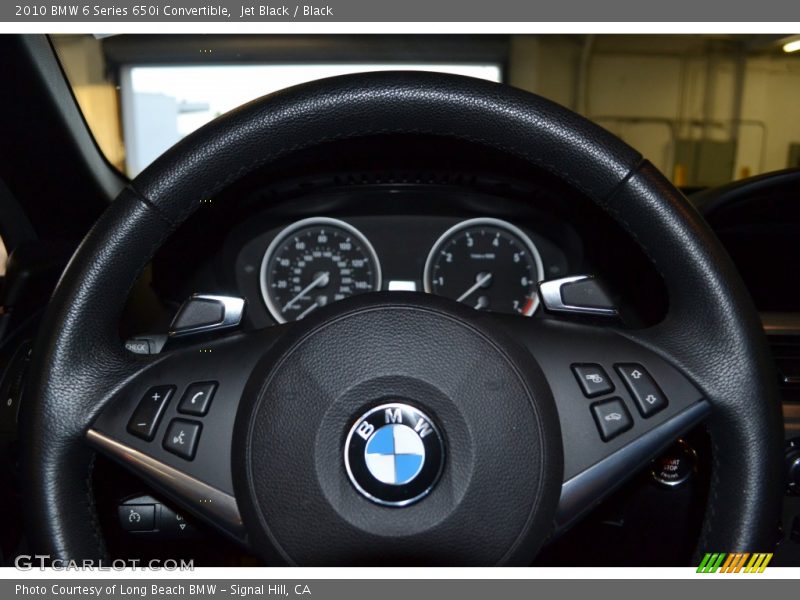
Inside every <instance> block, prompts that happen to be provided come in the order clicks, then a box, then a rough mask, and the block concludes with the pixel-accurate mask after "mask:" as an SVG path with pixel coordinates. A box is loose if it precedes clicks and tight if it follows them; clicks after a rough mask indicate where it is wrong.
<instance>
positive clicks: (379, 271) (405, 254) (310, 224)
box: [237, 216, 566, 323]
mask: <svg viewBox="0 0 800 600" xmlns="http://www.w3.org/2000/svg"><path fill="white" fill-rule="evenodd" d="M565 270H566V257H565V256H564V254H563V252H562V251H561V250H560V249H559V248H558V247H556V246H555V245H553V244H552V242H550V241H549V240H547V239H546V238H545V237H542V236H541V235H537V234H536V233H533V232H532V231H530V230H526V229H525V228H523V227H522V226H519V225H517V224H513V223H511V222H509V221H506V220H502V219H498V218H493V217H477V218H467V219H453V218H447V217H418V218H415V217H407V216H406V217H400V216H398V217H391V216H384V217H354V218H346V219H339V218H331V217H328V216H312V217H307V218H303V219H300V220H297V221H294V222H292V223H290V224H288V225H285V226H284V227H282V228H277V229H275V230H272V231H270V232H267V233H265V234H263V235H260V236H257V237H256V238H254V239H253V240H251V241H250V243H248V244H247V245H246V246H245V247H244V249H243V250H242V252H241V254H240V257H239V260H238V261H237V277H238V279H239V281H240V283H241V284H242V287H244V288H249V289H250V290H252V291H254V292H255V291H257V295H258V296H259V298H258V302H259V303H260V304H261V305H262V306H263V308H265V309H266V312H267V313H268V315H269V318H270V319H271V321H272V322H277V323H285V322H289V321H296V320H300V319H303V318H305V317H306V316H308V315H309V314H311V313H313V312H314V311H316V310H318V309H319V308H321V307H323V306H326V305H327V304H330V303H332V302H337V301H339V300H342V299H344V298H347V297H349V296H353V295H357V294H364V293H369V292H374V291H379V290H399V291H424V292H427V293H430V294H437V295H440V296H444V297H447V298H450V299H452V300H455V301H456V302H460V303H463V304H465V305H467V306H470V307H472V308H474V309H475V310H481V311H491V312H499V313H508V314H516V315H520V316H531V315H533V314H534V313H535V312H536V309H537V307H538V304H539V299H538V295H537V285H538V283H539V282H540V281H541V280H543V279H545V278H546V277H559V276H561V275H562V274H563V273H564V271H565ZM254 278H257V282H256V281H254ZM256 283H257V284H256ZM245 291H246V290H245ZM252 301H253V298H251V302H252Z"/></svg>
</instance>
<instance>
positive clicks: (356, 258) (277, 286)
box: [261, 217, 381, 323]
mask: <svg viewBox="0 0 800 600" xmlns="http://www.w3.org/2000/svg"><path fill="white" fill-rule="evenodd" d="M380 289H381V266H380V263H379V262H378V257H377V255H376V254H375V250H374V248H373V247H372V244H370V243H369V240H367V238H365V237H364V235H363V234H362V233H361V232H360V231H358V230H357V229H356V228H355V227H353V226H352V225H349V224H347V223H345V222H344V221H339V220H338V219H329V218H327V217H312V218H310V219H303V220H302V221H298V222H297V223H294V224H292V225H290V226H289V227H287V228H286V229H284V230H283V231H281V232H280V233H279V234H278V236H277V237H276V238H275V239H274V240H273V241H272V243H271V244H270V245H269V248H267V251H266V252H265V253H264V258H263V260H262V261H261V294H262V296H263V297H264V302H265V303H266V305H267V308H268V309H269V312H270V313H271V314H272V316H273V317H274V318H275V320H276V321H278V322H279V323H286V322H287V321H296V320H299V319H302V318H303V317H305V316H307V315H309V314H311V313H312V312H313V311H315V310H317V309H318V308H321V307H323V306H325V305H326V304H329V303H330V302H335V301H336V300H341V299H343V298H347V297H348V296H353V295H355V294H363V293H365V292H372V291H377V290H380Z"/></svg>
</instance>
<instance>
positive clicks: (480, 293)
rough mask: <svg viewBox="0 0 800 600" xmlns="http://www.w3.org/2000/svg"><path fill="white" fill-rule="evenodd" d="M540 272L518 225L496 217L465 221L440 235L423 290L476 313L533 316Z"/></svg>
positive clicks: (539, 264) (535, 252)
mask: <svg viewBox="0 0 800 600" xmlns="http://www.w3.org/2000/svg"><path fill="white" fill-rule="evenodd" d="M543 274H544V269H543V267H542V259H541V257H540V256H539V251H538V250H537V249H536V246H535V245H534V244H533V242H532V241H531V239H530V238H529V237H528V236H527V235H525V233H524V232H523V231H522V230H520V229H519V228H518V227H515V226H514V225H512V224H511V223H507V222H506V221H501V220H500V219H489V218H479V219H470V220H468V221H463V222H462V223H459V224H458V225H456V226H455V227H452V228H450V229H448V230H447V231H445V232H444V234H443V235H442V236H441V237H440V238H439V240H438V241H437V242H436V243H435V244H434V246H433V248H432V249H431V251H430V254H428V260H427V261H426V262H425V273H424V281H423V283H424V284H425V291H426V292H428V293H432V294H437V295H439V296H445V297H447V298H452V299H453V300H456V301H457V302H462V303H463V304H465V305H467V306H471V307H473V308H475V309H477V310H486V311H493V312H503V313H512V314H520V315H532V314H533V313H534V311H535V310H536V307H537V306H538V305H539V297H538V296H537V291H536V285H537V283H538V282H539V281H540V280H541V279H542V277H543Z"/></svg>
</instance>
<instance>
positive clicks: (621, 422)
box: [591, 398, 633, 442]
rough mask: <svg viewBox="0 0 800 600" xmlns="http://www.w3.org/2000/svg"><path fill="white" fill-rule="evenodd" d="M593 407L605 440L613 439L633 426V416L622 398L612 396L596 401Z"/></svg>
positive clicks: (598, 426) (595, 418)
mask: <svg viewBox="0 0 800 600" xmlns="http://www.w3.org/2000/svg"><path fill="white" fill-rule="evenodd" d="M591 409H592V416H594V420H595V423H597V430H598V431H599V432H600V437H601V438H603V441H604V442H608V441H610V440H613V439H614V438H615V437H617V436H618V435H619V434H621V433H624V432H625V431H628V430H629V429H630V428H631V427H633V418H631V413H629V412H628V409H627V408H626V407H625V403H624V402H623V401H622V398H610V399H609V400H603V401H602V402H595V403H594V404H592V407H591Z"/></svg>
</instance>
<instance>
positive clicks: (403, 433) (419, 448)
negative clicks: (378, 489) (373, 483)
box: [364, 425, 425, 485]
mask: <svg viewBox="0 0 800 600" xmlns="http://www.w3.org/2000/svg"><path fill="white" fill-rule="evenodd" d="M364 458H365V459H366V461H367V468H368V469H369V472H370V473H371V474H372V476H373V477H374V478H375V479H377V480H378V481H381V482H383V483H388V484H389V485H404V484H406V483H408V482H409V481H411V480H413V479H414V478H415V477H416V476H417V475H419V472H420V471H421V470H422V465H423V463H424V462H425V445H424V444H423V443H422V440H421V439H420V437H419V435H417V432H416V431H414V430H413V429H411V427H408V426H407V425H386V426H384V427H381V428H380V429H378V430H377V431H376V432H375V433H373V434H372V437H371V438H370V440H369V441H368V442H367V447H366V449H365V451H364Z"/></svg>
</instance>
